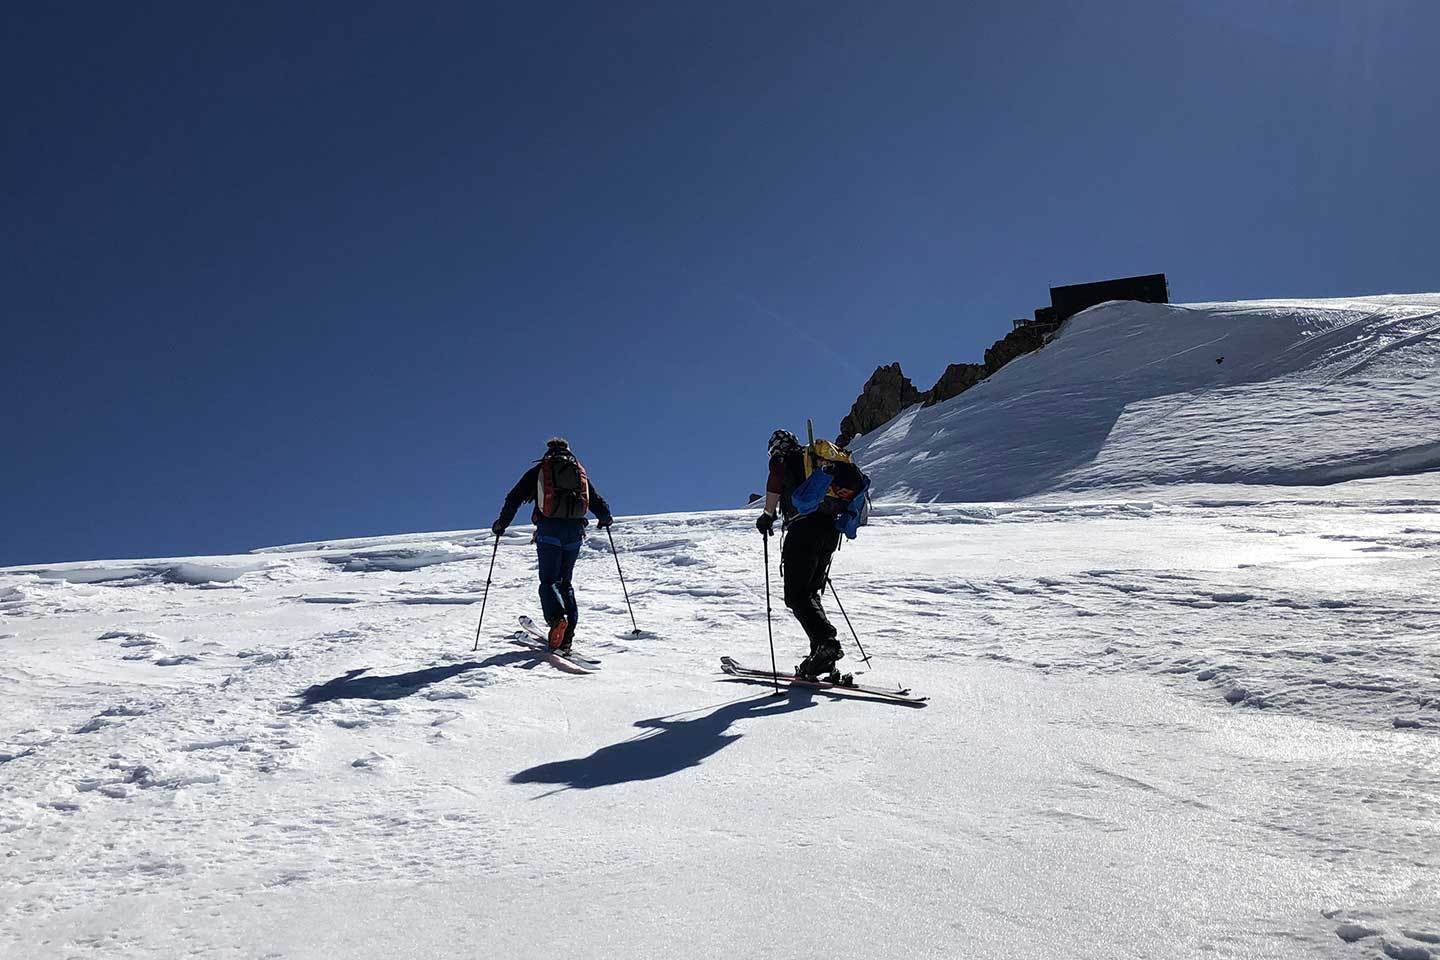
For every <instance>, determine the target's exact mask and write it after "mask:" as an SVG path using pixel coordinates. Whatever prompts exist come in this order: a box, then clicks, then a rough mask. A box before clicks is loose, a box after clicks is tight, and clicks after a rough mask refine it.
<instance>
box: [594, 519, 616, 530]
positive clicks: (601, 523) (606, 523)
mask: <svg viewBox="0 0 1440 960" xmlns="http://www.w3.org/2000/svg"><path fill="white" fill-rule="evenodd" d="M614 522H615V518H614V517H596V518H595V527H596V529H599V530H606V529H609V527H610V525H611V524H612V523H614Z"/></svg>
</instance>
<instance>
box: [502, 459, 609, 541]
mask: <svg viewBox="0 0 1440 960" xmlns="http://www.w3.org/2000/svg"><path fill="white" fill-rule="evenodd" d="M539 481H540V464H539V463H538V462H537V463H536V464H535V466H533V467H531V468H530V469H529V470H526V471H525V475H524V476H523V477H521V478H520V479H519V481H518V482H516V484H515V486H513V487H511V488H510V493H509V494H508V495H507V496H506V497H505V506H504V507H502V508H501V510H500V516H499V522H500V524H501V525H502V526H506V527H508V526H510V521H511V520H514V519H515V514H516V512H517V511H518V510H519V509H520V504H522V503H534V502H535V490H536V486H537V484H538V483H539ZM586 483H587V484H589V486H590V512H591V513H593V514H595V516H596V518H597V519H600V520H606V521H608V520H609V519H610V504H608V503H606V502H605V498H604V497H602V496H600V494H599V493H598V492H596V490H595V484H593V483H590V481H589V478H588V477H587V478H586ZM544 519H545V517H544V516H543V515H542V514H541V513H540V508H539V507H538V506H537V507H536V508H535V509H534V510H532V511H531V512H530V522H531V523H539V522H540V521H541V520H544ZM579 524H580V526H582V527H583V526H585V524H586V521H584V520H580V521H579Z"/></svg>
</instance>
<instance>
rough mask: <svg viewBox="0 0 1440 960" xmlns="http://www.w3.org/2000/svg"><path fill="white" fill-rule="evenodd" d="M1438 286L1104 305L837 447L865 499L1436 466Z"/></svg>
mask: <svg viewBox="0 0 1440 960" xmlns="http://www.w3.org/2000/svg"><path fill="white" fill-rule="evenodd" d="M1437 423H1440V295H1437V294H1420V295H1406V296H1383V297H1363V298H1357V299H1346V300H1266V301H1253V302H1237V303H1211V304H1193V305H1188V306H1168V305H1157V304H1143V303H1111V304H1105V305H1103V306H1099V307H1094V308H1092V309H1090V310H1087V311H1085V312H1084V313H1081V314H1078V315H1077V316H1075V317H1073V318H1071V319H1070V321H1069V322H1068V323H1067V324H1066V325H1065V327H1064V329H1063V330H1062V331H1061V333H1060V335H1059V337H1058V338H1057V339H1055V340H1054V341H1052V342H1051V343H1050V344H1049V345H1047V346H1046V347H1045V348H1044V349H1042V350H1039V351H1037V352H1035V353H1032V354H1029V355H1027V356H1024V357H1021V358H1019V359H1018V360H1015V361H1013V362H1012V363H1010V364H1009V365H1007V366H1006V367H1004V368H1002V369H1001V370H1000V371H999V372H998V373H996V374H995V375H994V376H993V377H991V378H990V379H989V380H987V381H985V382H984V383H982V384H979V385H978V386H976V387H974V388H972V389H970V390H968V391H967V392H965V393H963V394H961V395H960V396H958V397H955V398H953V399H951V400H948V401H946V402H945V403H941V404H938V405H936V406H933V407H920V406H915V407H912V408H910V409H909V410H906V411H905V412H904V413H902V414H901V415H900V416H899V417H897V418H896V419H895V420H893V421H891V422H890V423H889V424H887V425H885V426H884V427H881V428H879V429H878V430H875V431H873V432H871V433H870V434H869V435H867V436H865V437H864V438H862V439H861V440H858V441H856V442H855V443H854V445H853V449H854V451H855V452H856V455H857V457H858V458H859V459H860V460H861V462H862V463H864V465H865V468H866V469H867V470H868V471H869V472H870V474H871V476H872V477H873V478H874V480H875V483H876V487H877V490H878V491H879V492H880V493H881V495H882V496H887V497H890V498H893V499H899V500H919V501H948V502H954V501H977V500H978V501H993V500H1014V499H1019V498H1022V497H1027V496H1033V495H1035V494H1041V493H1050V492H1055V491H1074V490H1096V489H1100V488H1106V489H1112V490H1113V489H1116V488H1121V487H1138V486H1156V485H1160V486H1174V485H1177V484H1192V483H1244V484H1285V485H1299V484H1309V485H1314V484H1326V483H1333V482H1335V481H1338V480H1349V479H1355V478H1358V477H1378V476H1390V475H1395V474H1405V473H1414V472H1419V471H1424V470H1434V469H1437V468H1440V435H1437V432H1436V424H1437Z"/></svg>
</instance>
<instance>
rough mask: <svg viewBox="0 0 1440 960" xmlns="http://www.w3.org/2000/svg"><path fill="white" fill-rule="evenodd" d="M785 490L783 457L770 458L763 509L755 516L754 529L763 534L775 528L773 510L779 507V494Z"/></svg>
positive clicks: (766, 534) (768, 533)
mask: <svg viewBox="0 0 1440 960" xmlns="http://www.w3.org/2000/svg"><path fill="white" fill-rule="evenodd" d="M784 490H785V458H783V457H771V458H770V478H769V479H768V480H766V481H765V511H764V512H763V513H761V514H760V516H758V517H756V518H755V529H757V530H759V531H760V532H761V533H762V534H764V535H765V536H767V537H768V536H770V531H771V530H773V529H774V528H775V511H776V510H777V509H779V507H780V494H781V493H783V492H784Z"/></svg>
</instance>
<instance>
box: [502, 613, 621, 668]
mask: <svg viewBox="0 0 1440 960" xmlns="http://www.w3.org/2000/svg"><path fill="white" fill-rule="evenodd" d="M520 628H521V629H522V630H524V631H525V632H526V633H528V634H529V635H530V639H529V640H527V639H525V638H517V639H516V641H515V642H516V643H519V644H520V645H522V646H527V647H529V646H536V645H538V646H539V647H542V648H544V649H545V651H546V652H548V653H553V654H554V655H555V656H557V657H559V658H560V659H561V660H565V661H568V662H570V663H573V664H575V665H576V666H578V667H584V668H585V669H586V670H599V669H600V661H599V660H596V659H595V658H594V657H587V656H585V655H584V654H580V653H576V652H575V651H574V650H571V651H570V652H569V653H561V652H560V651H559V650H551V649H550V638H549V637H548V636H547V635H546V633H545V631H544V630H541V629H540V627H539V626H537V625H536V623H535V621H534V620H531V619H530V618H529V617H526V616H521V617H520ZM531 641H533V643H532V642H531Z"/></svg>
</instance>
